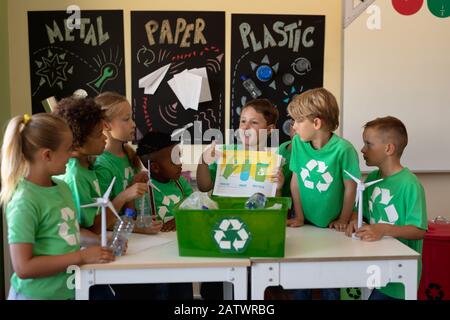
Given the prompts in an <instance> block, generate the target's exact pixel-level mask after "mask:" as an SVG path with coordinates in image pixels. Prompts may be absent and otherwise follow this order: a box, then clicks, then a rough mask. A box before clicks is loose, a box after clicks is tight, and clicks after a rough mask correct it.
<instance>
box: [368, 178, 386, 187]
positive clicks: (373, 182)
mask: <svg viewBox="0 0 450 320" xmlns="http://www.w3.org/2000/svg"><path fill="white" fill-rule="evenodd" d="M380 181H383V179H378V180H375V181H370V182H367V183H365V184H364V186H366V187H370V186H371V185H373V184H375V183H378V182H380Z"/></svg>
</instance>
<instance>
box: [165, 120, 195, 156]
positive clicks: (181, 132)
mask: <svg viewBox="0 0 450 320" xmlns="http://www.w3.org/2000/svg"><path fill="white" fill-rule="evenodd" d="M193 125H194V123H192V122H191V123H188V124H187V125H185V126H184V127H183V128H180V129H175V130H174V131H173V132H172V134H171V135H170V137H171V138H172V140H173V138H174V137H175V136H177V135H179V134H181V136H180V162H181V163H182V162H183V145H184V141H183V133H184V131H186V130H187V129H189V128H190V127H192V126H193Z"/></svg>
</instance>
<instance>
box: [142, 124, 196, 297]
mask: <svg viewBox="0 0 450 320" xmlns="http://www.w3.org/2000/svg"><path fill="white" fill-rule="evenodd" d="M136 153H137V155H138V156H139V158H140V160H141V161H142V163H145V164H147V163H148V162H150V168H148V170H150V173H151V182H152V185H153V186H154V187H153V186H152V187H151V188H150V190H149V198H150V199H149V202H150V207H151V214H152V215H153V216H154V217H155V218H156V219H157V220H161V221H163V223H164V224H163V227H162V229H161V231H163V232H168V231H175V219H174V216H173V209H174V207H175V205H176V204H178V203H179V202H181V201H182V200H183V199H185V198H187V197H188V196H189V195H191V194H192V188H191V186H190V185H189V183H188V182H187V181H186V179H185V178H184V177H183V176H182V175H181V169H182V164H181V159H180V148H179V146H178V141H172V138H171V136H170V134H168V133H163V132H155V131H152V132H148V133H146V134H145V135H144V137H143V138H142V139H141V140H139V142H138V147H137V150H136ZM156 188H157V189H156ZM159 292H160V293H159V295H162V298H167V299H170V300H191V299H192V298H193V292H192V284H191V283H171V284H161V285H160V289H159Z"/></svg>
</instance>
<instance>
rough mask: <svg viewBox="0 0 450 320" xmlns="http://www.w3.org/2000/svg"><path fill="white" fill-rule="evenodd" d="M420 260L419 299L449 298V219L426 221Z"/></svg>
mask: <svg viewBox="0 0 450 320" xmlns="http://www.w3.org/2000/svg"><path fill="white" fill-rule="evenodd" d="M422 262H423V264H422V279H421V281H420V286H419V294H418V298H419V300H450V273H449V270H450V221H448V220H446V219H439V218H436V219H435V220H434V221H429V222H428V231H427V233H425V239H424V241H423V249H422Z"/></svg>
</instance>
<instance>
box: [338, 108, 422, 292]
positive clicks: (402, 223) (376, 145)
mask: <svg viewBox="0 0 450 320" xmlns="http://www.w3.org/2000/svg"><path fill="white" fill-rule="evenodd" d="M363 140H364V147H363V148H362V150H361V152H362V154H363V156H364V160H365V161H366V164H367V165H368V166H376V167H378V169H377V170H375V171H373V172H372V173H370V174H369V176H368V177H367V179H366V182H370V181H374V180H378V179H383V180H382V181H381V182H378V183H376V184H374V185H372V186H370V187H368V188H367V189H366V190H364V195H363V199H364V201H363V203H364V207H363V212H364V217H365V219H366V221H367V222H368V224H366V225H363V226H362V227H361V228H360V229H358V230H356V228H357V214H356V213H355V214H354V215H353V217H352V220H351V221H350V223H349V225H348V228H347V232H346V233H347V235H349V236H351V234H352V233H353V232H354V231H356V235H357V236H359V237H360V238H361V239H362V240H363V241H377V240H380V239H381V238H382V237H383V236H391V237H395V238H397V239H398V240H400V241H401V242H403V243H404V244H406V245H407V246H408V247H410V248H411V249H413V250H415V251H417V252H418V253H422V239H423V237H424V235H425V231H426V230H427V209H426V202H425V192H424V189H423V187H422V185H421V183H420V181H419V179H417V177H416V176H415V175H414V174H413V173H412V172H411V171H409V169H408V168H405V167H403V166H402V164H401V162H400V159H401V156H402V153H403V150H404V149H405V147H406V145H407V144H408V134H407V131H406V128H405V126H404V124H403V123H402V122H401V121H400V120H399V119H397V118H394V117H384V118H377V119H375V120H373V121H370V122H368V123H366V125H365V126H364V133H363ZM421 265H422V264H421V260H419V268H418V276H419V279H420V273H421ZM404 293H405V292H404V288H403V286H402V285H401V284H399V283H389V284H388V285H387V286H386V287H383V288H381V289H375V290H374V291H373V293H372V295H371V296H370V297H369V299H371V300H386V299H404V298H405V294H404Z"/></svg>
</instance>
